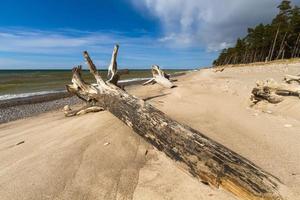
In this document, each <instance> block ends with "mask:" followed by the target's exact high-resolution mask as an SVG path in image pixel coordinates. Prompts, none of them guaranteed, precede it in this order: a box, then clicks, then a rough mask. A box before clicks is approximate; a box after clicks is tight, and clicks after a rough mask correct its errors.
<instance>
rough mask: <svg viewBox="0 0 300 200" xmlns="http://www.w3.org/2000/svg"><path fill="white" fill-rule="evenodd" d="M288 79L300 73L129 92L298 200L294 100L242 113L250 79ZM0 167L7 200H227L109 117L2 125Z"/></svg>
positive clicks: (212, 76)
mask: <svg viewBox="0 0 300 200" xmlns="http://www.w3.org/2000/svg"><path fill="white" fill-rule="evenodd" d="M285 73H290V74H299V73H300V64H290V65H289V66H286V65H285V64H280V65H275V64H274V65H271V66H263V67H260V66H251V67H239V68H230V69H226V70H225V71H223V72H222V73H214V72H213V71H212V70H211V69H205V70H200V71H198V72H192V73H189V74H188V75H186V76H183V77H178V81H177V82H176V84H177V86H178V87H177V88H174V89H172V90H169V89H163V88H161V87H160V86H158V85H152V86H145V87H140V86H136V87H131V88H130V89H129V92H130V93H132V94H135V95H137V96H139V97H141V98H144V99H146V100H147V101H148V102H150V103H151V104H153V105H154V106H156V107H157V108H159V109H160V110H162V111H164V112H165V113H167V114H168V115H170V116H171V117H172V118H174V119H176V120H178V121H180V122H183V123H186V124H188V125H190V126H191V127H193V128H195V129H197V130H199V131H201V132H202V133H204V134H206V135H207V136H209V137H211V138H213V139H215V140H216V141H218V142H220V143H222V144H223V145H225V146H227V147H229V148H230V149H232V150H234V151H236V152H238V153H239V154H241V155H242V156H244V157H246V158H248V159H249V160H251V161H253V162H254V163H256V164H257V165H258V166H260V167H262V168H263V169H265V170H266V171H268V172H270V173H272V174H273V175H275V176H277V177H278V178H279V179H280V180H281V181H282V182H283V183H284V184H285V185H286V186H287V187H288V188H289V190H290V192H291V193H293V194H295V195H296V196H297V195H298V196H300V154H299V152H300V140H299V138H300V112H299V111H300V100H299V99H298V98H296V97H287V98H286V100H284V101H283V102H282V103H280V104H278V105H270V104H265V103H259V104H258V105H256V106H254V107H249V105H250V101H249V97H250V93H251V89H252V88H253V87H254V85H255V82H256V80H264V79H266V78H274V79H275V80H278V81H281V79H282V78H283V74H285ZM22 141H24V143H22ZM18 143H19V144H18ZM146 152H147V153H146ZM0 160H1V162H0V197H1V199H5V200H6V199H108V200H109V199H136V200H141V199H142V200H143V199H149V200H150V199H155V200H156V199H178V200H179V199H185V200H190V199H191V200H192V199H200V200H201V199H203V200H204V199H205V200H206V199H212V200H216V199H225V200H226V199H234V197H233V196H232V195H231V194H229V193H227V192H226V191H223V190H216V189H212V188H210V187H209V186H206V185H204V184H202V183H201V182H199V181H198V180H196V179H195V178H193V177H191V176H190V175H189V174H188V173H186V172H185V171H184V170H183V169H181V168H180V167H179V165H178V163H175V162H174V161H172V160H170V159H169V158H167V157H166V156H165V155H164V154H163V153H161V152H158V151H157V150H155V149H154V148H152V147H151V145H149V144H148V143H146V142H145V141H144V140H143V139H142V138H140V137H139V136H138V135H137V134H135V133H134V132H133V131H131V130H130V128H128V127H126V126H125V125H124V124H123V123H122V122H121V121H119V120H118V119H116V118H115V117H114V116H112V115H111V114H110V113H108V112H101V113H94V114H87V115H84V116H80V117H73V118H64V117H63V114H62V112H59V111H57V112H50V113H45V114H41V115H39V116H36V117H31V118H27V119H24V120H19V121H15V122H10V123H6V124H3V125H0ZM294 199H296V198H294Z"/></svg>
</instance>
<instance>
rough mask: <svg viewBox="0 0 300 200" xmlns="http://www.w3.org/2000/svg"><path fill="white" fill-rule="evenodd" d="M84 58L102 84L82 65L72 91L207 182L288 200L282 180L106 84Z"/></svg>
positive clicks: (247, 193)
mask: <svg viewBox="0 0 300 200" xmlns="http://www.w3.org/2000/svg"><path fill="white" fill-rule="evenodd" d="M84 57H85V58H86V60H87V63H88V65H89V69H90V72H91V73H92V74H93V75H94V77H95V79H96V80H97V84H96V85H95V84H93V85H90V84H87V83H85V82H84V81H83V79H82V77H81V68H80V67H77V68H74V69H73V78H72V82H73V84H72V85H68V86H67V89H68V91H70V92H73V93H75V94H76V95H77V96H79V97H80V98H81V99H85V100H86V101H88V102H93V103H94V104H97V105H98V106H100V107H103V108H104V109H106V110H108V111H109V112H111V113H112V114H113V115H115V116H116V117H117V118H119V119H120V120H121V121H123V122H124V123H125V124H127V125H128V126H129V127H131V128H132V129H133V130H134V131H135V132H136V133H137V134H139V135H140V136H142V137H144V138H145V139H146V140H147V141H149V142H150V143H152V144H153V145H154V146H155V147H157V148H158V149H159V150H161V151H163V152H164V153H165V154H166V155H168V156H169V157H171V158H172V159H175V160H177V161H180V162H182V163H184V164H185V165H186V167H187V169H188V171H189V172H190V173H191V174H192V175H194V176H195V177H198V178H200V179H201V180H202V181H203V182H206V183H208V184H210V185H211V186H215V187H222V188H224V189H226V190H228V191H230V192H232V193H233V194H235V195H237V196H238V197H240V198H241V199H247V200H250V199H270V200H271V199H284V198H283V197H282V196H281V194H280V192H279V189H280V187H281V186H282V185H281V183H280V181H279V180H278V179H277V178H275V177H274V176H272V175H270V174H269V173H267V172H265V171H263V170H262V169H260V168H259V167H257V166H256V165H255V164H253V163H252V162H250V161H249V160H247V159H245V158H243V157H241V156H239V155H238V154H236V153H235V152H233V151H231V150H229V149H228V148H226V147H224V146H223V145H221V144H219V143H217V142H215V141H213V140H212V139H210V138H208V137H206V136H205V135H204V134H202V133H200V132H199V131H197V130H195V129H192V128H190V127H188V126H186V125H184V124H181V123H179V122H177V121H175V120H173V119H171V118H170V117H168V116H167V115H166V114H164V113H163V112H161V111H159V110H158V109H156V108H154V107H153V106H152V105H150V104H148V103H147V102H145V101H143V100H141V99H139V98H137V97H134V96H132V95H130V94H128V93H126V92H125V91H124V90H122V89H120V88H118V87H116V86H115V85H114V84H112V83H111V82H104V81H103V80H102V78H101V77H100V74H99V73H98V71H97V70H96V67H95V65H94V64H93V62H92V61H91V59H90V58H89V56H88V54H87V52H85V53H84Z"/></svg>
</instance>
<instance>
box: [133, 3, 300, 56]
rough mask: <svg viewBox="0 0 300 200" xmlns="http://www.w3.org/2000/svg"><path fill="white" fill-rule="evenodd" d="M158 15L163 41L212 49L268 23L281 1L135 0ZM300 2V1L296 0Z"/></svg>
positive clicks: (140, 7) (180, 45) (170, 43)
mask: <svg viewBox="0 0 300 200" xmlns="http://www.w3.org/2000/svg"><path fill="white" fill-rule="evenodd" d="M132 1H133V3H134V5H136V6H137V7H138V8H139V9H142V10H145V9H146V10H148V14H150V15H153V16H155V17H157V18H158V19H159V20H160V22H161V25H162V28H163V30H164V36H163V37H162V38H161V39H160V41H161V42H166V43H168V44H169V45H171V46H177V47H191V46H192V47H195V46H196V47H197V46H201V45H202V46H204V47H206V48H207V50H209V51H216V50H220V49H222V48H224V47H227V46H229V45H232V44H233V42H234V41H235V40H236V39H237V37H240V36H243V35H244V34H245V33H246V31H247V28H248V27H251V26H254V25H257V24H258V23H267V22H270V21H271V19H272V18H273V17H274V16H275V15H276V13H277V12H278V11H277V8H276V7H277V5H278V4H279V3H280V2H281V0H132ZM293 2H294V3H298V4H299V3H300V0H294V1H293Z"/></svg>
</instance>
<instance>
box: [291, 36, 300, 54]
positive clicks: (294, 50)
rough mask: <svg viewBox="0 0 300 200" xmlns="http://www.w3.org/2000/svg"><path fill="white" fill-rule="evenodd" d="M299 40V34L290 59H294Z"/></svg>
mask: <svg viewBox="0 0 300 200" xmlns="http://www.w3.org/2000/svg"><path fill="white" fill-rule="evenodd" d="M299 40H300V33H299V34H298V37H297V40H296V43H295V45H294V48H293V53H292V58H295V54H296V50H297V47H298V43H299Z"/></svg>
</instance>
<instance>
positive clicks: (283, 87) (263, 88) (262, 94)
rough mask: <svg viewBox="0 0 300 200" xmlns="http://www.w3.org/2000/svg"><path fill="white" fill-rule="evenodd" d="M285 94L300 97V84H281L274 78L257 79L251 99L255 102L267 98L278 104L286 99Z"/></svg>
mask: <svg viewBox="0 0 300 200" xmlns="http://www.w3.org/2000/svg"><path fill="white" fill-rule="evenodd" d="M283 96H297V97H300V85H299V86H298V85H290V84H284V83H282V84H279V83H277V82H276V81H274V80H273V79H269V80H266V81H257V82H256V87H255V88H253V90H252V96H251V100H252V101H253V102H254V103H258V102H259V101H263V100H266V101H268V102H270V103H274V104H276V103H279V102H281V101H283V100H284V98H283Z"/></svg>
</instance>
